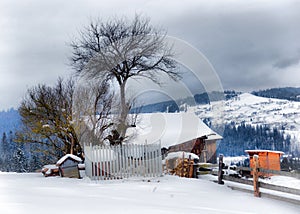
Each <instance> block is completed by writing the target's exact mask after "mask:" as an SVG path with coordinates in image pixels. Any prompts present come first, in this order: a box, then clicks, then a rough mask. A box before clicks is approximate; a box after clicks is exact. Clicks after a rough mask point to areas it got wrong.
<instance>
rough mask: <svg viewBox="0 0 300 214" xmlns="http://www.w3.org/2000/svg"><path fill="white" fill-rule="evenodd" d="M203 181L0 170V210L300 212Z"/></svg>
mask: <svg viewBox="0 0 300 214" xmlns="http://www.w3.org/2000/svg"><path fill="white" fill-rule="evenodd" d="M208 179H210V178H209V177H205V176H204V178H203V179H186V178H179V177H175V176H164V177H160V178H156V179H151V180H150V182H149V181H148V180H143V179H142V178H137V179H130V180H116V181H101V182H94V181H90V180H89V179H87V178H85V179H80V180H79V179H69V178H60V177H49V178H44V177H43V176H42V174H37V173H31V174H16V173H1V172H0V213H1V214H2V213H3V214H23V213H26V214H27V213H30V214H41V213H66V214H69V213H70V214H77V213H78V214H79V213H80V214H83V213H84V214H93V213H130V214H133V213H143V214H145V213H151V214H153V213H172V214H173V213H218V214H219V213H220V214H222V213H231V214H237V213H241V214H242V213H243V214H244V213H272V214H274V213H289V214H292V213H299V210H300V205H299V206H297V205H293V204H289V203H286V202H281V201H277V200H272V199H267V198H255V197H253V196H252V194H248V193H242V192H239V191H234V190H231V189H229V188H228V187H227V186H226V185H224V186H222V185H218V184H216V183H213V182H211V181H208Z"/></svg>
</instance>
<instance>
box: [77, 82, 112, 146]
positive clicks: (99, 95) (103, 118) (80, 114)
mask: <svg viewBox="0 0 300 214" xmlns="http://www.w3.org/2000/svg"><path fill="white" fill-rule="evenodd" d="M113 99H114V94H113V93H111V92H110V91H109V87H108V84H107V82H105V81H104V82H103V81H101V82H99V81H86V82H85V83H84V84H79V85H78V86H77V90H76V91H75V94H74V103H73V105H74V106H73V111H74V116H73V117H74V118H73V120H74V126H75V127H76V132H77V133H78V136H80V139H81V141H82V142H86V143H93V144H103V142H104V140H105V138H106V137H107V135H108V134H109V129H110V128H111V127H112V126H113V125H114V123H113V118H112V114H111V109H112V105H113Z"/></svg>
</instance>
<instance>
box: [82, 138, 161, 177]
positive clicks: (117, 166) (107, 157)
mask: <svg viewBox="0 0 300 214" xmlns="http://www.w3.org/2000/svg"><path fill="white" fill-rule="evenodd" d="M84 153H85V171H86V175H87V176H88V177H90V178H91V179H93V180H107V179H122V178H129V177H157V176H161V175H162V156H161V146H160V144H150V145H136V144H124V145H118V146H92V144H90V145H85V146H84Z"/></svg>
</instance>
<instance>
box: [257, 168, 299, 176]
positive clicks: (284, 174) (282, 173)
mask: <svg viewBox="0 0 300 214" xmlns="http://www.w3.org/2000/svg"><path fill="white" fill-rule="evenodd" d="M259 171H260V172H264V173H270V174H274V175H282V176H288V177H294V178H298V179H300V174H299V173H292V172H285V171H278V170H270V169H263V168H260V169H259Z"/></svg>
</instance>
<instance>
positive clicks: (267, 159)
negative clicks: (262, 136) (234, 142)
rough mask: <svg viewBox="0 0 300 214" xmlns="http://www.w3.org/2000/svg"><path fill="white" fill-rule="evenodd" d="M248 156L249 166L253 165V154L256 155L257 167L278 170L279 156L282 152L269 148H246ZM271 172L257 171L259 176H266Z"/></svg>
mask: <svg viewBox="0 0 300 214" xmlns="http://www.w3.org/2000/svg"><path fill="white" fill-rule="evenodd" d="M246 152H247V153H248V154H249V157H250V167H251V168H253V167H254V161H253V156H254V155H258V157H259V159H258V162H259V167H260V168H263V169H267V170H280V157H281V156H282V155H283V154H284V153H283V152H280V151H271V150H246ZM270 175H272V174H271V173H264V172H259V176H264V177H268V176H270Z"/></svg>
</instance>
